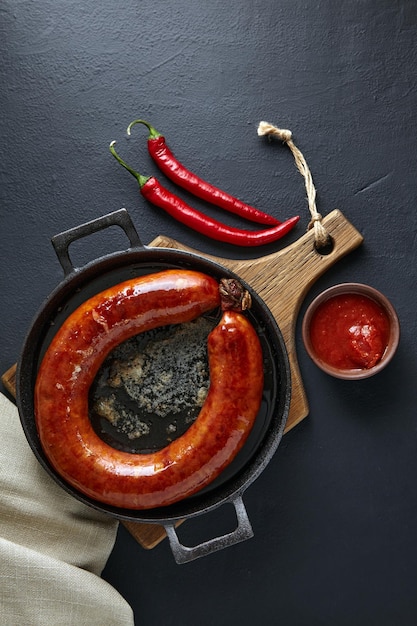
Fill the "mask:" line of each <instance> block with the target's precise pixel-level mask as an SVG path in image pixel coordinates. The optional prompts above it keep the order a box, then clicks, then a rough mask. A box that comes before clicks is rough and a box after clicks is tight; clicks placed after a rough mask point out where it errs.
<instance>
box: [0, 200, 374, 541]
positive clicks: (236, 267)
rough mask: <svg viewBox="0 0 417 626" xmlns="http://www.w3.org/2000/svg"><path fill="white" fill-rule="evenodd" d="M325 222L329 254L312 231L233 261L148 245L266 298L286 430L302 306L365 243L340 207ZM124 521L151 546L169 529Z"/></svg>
mask: <svg viewBox="0 0 417 626" xmlns="http://www.w3.org/2000/svg"><path fill="white" fill-rule="evenodd" d="M323 225H324V227H325V228H326V230H327V232H328V234H329V235H330V237H331V238H332V242H333V248H332V251H331V252H330V253H329V254H320V253H319V252H318V251H317V250H316V248H315V246H314V232H313V230H309V231H308V232H306V233H305V234H304V235H303V236H302V237H300V239H298V240H297V241H295V242H294V243H292V244H291V245H289V246H288V247H287V248H284V249H283V250H280V251H278V252H274V253H272V254H269V255H267V256H263V257H259V258H256V259H250V260H232V259H224V258H220V257H215V256H211V255H208V254H202V253H200V252H198V251H197V250H193V249H191V248H188V247H186V246H184V245H182V244H181V243H179V242H178V241H175V240H173V239H170V238H169V237H164V236H158V237H157V238H156V239H155V240H154V241H152V242H151V243H150V244H149V245H150V246H153V247H162V248H177V249H181V250H189V251H192V252H195V253H197V254H200V255H202V256H205V257H207V258H210V259H213V260H215V261H217V262H218V263H220V264H222V265H224V266H225V267H227V268H228V269H230V270H232V271H233V272H235V273H236V274H237V275H238V276H240V277H241V278H242V279H243V280H245V281H246V282H247V283H248V284H249V285H250V286H251V287H252V288H253V289H254V290H255V291H256V292H257V293H258V295H259V296H260V297H261V298H262V299H263V300H264V302H265V303H266V305H267V306H268V307H269V309H270V311H271V313H272V315H273V316H274V318H275V320H276V322H277V323H278V326H279V328H280V329H281V332H282V335H283V338H284V341H285V345H286V347H287V351H288V355H289V360H290V367H291V381H292V395H291V404H290V411H289V416H288V420H287V425H286V429H285V432H288V431H289V430H290V429H291V428H293V427H294V426H295V425H296V424H298V423H299V422H301V420H303V419H304V418H305V417H306V416H307V415H308V401H307V397H306V394H305V390H304V387H303V382H302V379H301V374H300V370H299V367H298V362H297V355H296V350H295V328H296V322H297V316H298V312H299V310H300V306H301V304H302V302H303V300H304V297H305V295H306V293H307V291H308V290H309V289H310V287H311V285H312V284H313V283H314V282H315V281H316V280H317V279H318V278H319V277H320V276H321V275H322V274H323V273H324V272H325V271H326V270H327V269H329V268H330V267H331V266H332V265H334V263H336V261H338V260H339V259H341V258H342V257H344V256H345V255H346V254H348V253H349V252H351V251H352V250H354V249H355V248H357V247H358V246H359V245H360V244H361V243H362V241H363V237H362V235H361V234H360V233H359V232H358V231H357V230H356V229H355V228H354V227H353V226H352V224H350V222H348V221H347V220H346V218H345V217H344V216H343V214H342V213H341V212H340V211H338V210H334V211H332V212H331V213H330V214H329V215H327V216H326V217H325V218H324V219H323ZM15 375H16V366H15V365H14V366H13V367H11V368H10V369H9V370H8V371H7V372H6V373H5V374H4V375H3V376H2V382H3V384H4V386H5V387H6V389H7V390H8V391H9V392H10V393H11V394H12V395H13V396H15V395H16V386H15ZM122 523H123V525H124V526H125V527H126V528H127V529H128V530H129V532H130V533H131V534H132V535H133V536H134V537H135V539H136V540H137V541H138V542H139V543H140V544H141V545H142V546H143V547H144V548H147V549H151V548H154V547H155V546H156V545H157V544H158V543H159V542H160V541H162V539H164V538H165V537H166V533H165V529H164V528H163V527H162V526H160V525H158V524H142V523H137V522H122Z"/></svg>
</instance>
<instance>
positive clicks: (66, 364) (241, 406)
mask: <svg viewBox="0 0 417 626" xmlns="http://www.w3.org/2000/svg"><path fill="white" fill-rule="evenodd" d="M174 272H176V271H174ZM166 274H167V272H163V273H161V274H160V275H153V276H159V277H161V276H162V275H165V276H164V278H163V279H162V278H154V277H152V279H151V277H149V276H147V277H145V278H144V279H143V280H142V281H140V279H139V281H140V282H141V284H140V286H138V284H137V282H138V281H136V284H135V287H134V288H130V287H129V288H128V290H129V295H126V296H124V295H120V293H119V292H120V289H119V288H118V289H117V291H118V294H119V295H118V296H116V295H115V294H114V292H113V290H112V289H111V290H108V291H107V292H104V294H99V296H96V297H95V298H92V299H91V300H90V301H89V302H87V303H86V304H85V305H82V306H81V307H80V309H81V311H80V309H77V311H75V312H74V313H73V314H72V315H71V316H70V317H69V318H68V319H67V320H66V322H65V323H64V324H63V326H62V327H61V329H60V331H59V332H58V334H57V336H56V337H55V339H54V340H53V342H52V344H51V346H50V348H49V349H48V350H47V352H46V355H45V357H44V360H43V362H42V365H41V368H40V371H39V375H38V379H37V383H36V393H35V407H36V420H37V426H38V430H39V434H40V438H41V441H42V444H43V447H44V450H45V453H46V455H47V457H48V459H49V460H50V462H51V464H52V465H53V466H54V467H55V468H56V470H57V471H58V472H59V473H60V474H61V476H63V477H64V478H65V479H66V480H67V481H68V482H69V483H70V484H71V485H73V486H75V487H76V488H77V489H78V490H80V491H81V492H83V493H84V494H86V495H87V496H89V497H91V498H93V499H95V500H98V501H100V502H104V503H107V504H111V505H114V506H118V507H122V508H131V509H147V508H153V507H157V506H165V505H168V504H171V503H173V502H176V501H178V500H180V499H182V498H185V497H187V496H189V495H191V494H193V493H195V492H196V491H198V490H199V489H201V488H202V487H204V486H205V485H207V484H209V483H210V482H211V481H212V480H214V478H215V477H216V476H218V474H219V473H220V472H221V471H222V469H223V468H224V467H225V466H226V465H228V463H230V461H231V459H232V458H234V456H235V455H236V454H237V452H238V451H239V450H240V448H241V447H242V445H243V444H244V442H245V440H246V438H247V436H248V434H249V432H250V429H251V427H252V425H253V422H254V420H255V418H256V415H257V413H258V410H259V406H260V402H261V396H262V389H263V365H262V349H261V346H260V342H259V339H258V336H257V334H256V332H255V330H254V328H253V326H252V325H251V324H250V322H249V321H248V320H247V319H246V318H245V317H244V316H243V315H242V314H241V313H237V312H234V311H226V312H224V313H223V316H222V319H221V321H220V323H219V324H218V326H216V328H215V329H214V330H213V331H212V332H211V333H210V335H209V338H208V353H209V365H210V388H209V392H208V395H207V398H206V401H205V403H204V405H203V407H202V409H201V411H200V414H199V416H198V418H197V420H196V421H195V422H194V424H192V426H191V427H190V428H189V429H188V430H187V431H186V433H185V434H184V435H182V436H181V437H179V438H178V439H177V440H175V441H173V442H172V443H171V444H170V445H168V446H166V447H165V448H163V449H162V450H159V451H157V452H155V453H152V454H129V453H126V452H121V451H119V450H116V449H114V448H112V447H111V446H109V445H107V444H106V443H104V442H103V441H102V440H101V439H100V438H99V437H98V436H97V435H96V433H95V432H94V430H93V429H92V426H91V423H90V421H89V418H88V390H89V387H90V385H91V383H92V381H93V379H94V376H95V374H96V372H97V371H98V369H99V367H100V365H101V363H102V361H103V359H104V358H105V356H106V355H107V354H108V352H109V351H110V349H111V348H112V347H114V345H116V344H117V343H119V342H120V341H122V340H124V339H126V338H127V336H131V335H132V334H136V333H138V332H141V331H143V330H146V329H148V328H150V327H155V326H157V325H162V324H166V323H172V321H173V318H175V319H176V320H177V321H185V320H186V319H190V314H189V313H188V306H191V305H187V306H186V305H185V304H184V302H186V301H189V300H190V299H192V296H195V294H194V291H195V290H196V291H197V292H198V294H199V299H200V302H199V306H200V308H201V309H203V310H204V307H206V308H207V309H210V308H213V306H216V304H218V302H219V300H218V284H217V283H216V281H214V280H213V279H210V278H209V277H207V276H205V275H201V274H199V275H197V277H195V276H194V275H195V274H196V273H195V272H186V271H184V270H183V271H180V272H179V273H178V272H176V273H174V274H171V276H170V279H171V280H173V281H174V283H175V281H178V280H179V277H180V278H181V280H182V281H183V284H182V288H181V290H178V289H176V288H171V290H169V289H168V290H167V288H166V286H165V288H164V289H162V288H161V285H160V281H161V280H167V278H166ZM193 281H194V282H193ZM155 282H156V284H157V285H159V288H157V289H155ZM189 282H193V287H190V286H189ZM212 282H213V283H214V284H215V286H216V291H215V293H214V291H213V288H212ZM150 283H152V284H153V287H152V288H150ZM196 283H197V285H198V286H197V287H196ZM119 287H120V286H119ZM187 287H188V288H187ZM141 290H142V291H141ZM139 292H140V294H139ZM172 292H174V293H172ZM133 294H135V295H133ZM155 294H157V296H155ZM166 294H168V295H166ZM138 295H140V296H141V297H138ZM164 298H165V300H166V302H165V305H164V302H161V299H162V300H164ZM125 299H126V300H127V302H125ZM130 300H134V301H136V305H133V304H132V302H131V301H130ZM140 302H141V304H139V303H140ZM180 302H182V304H180ZM194 304H195V303H194ZM135 306H136V307H139V308H140V309H141V313H140V315H139V316H138V315H136V318H135V320H136V321H135V322H132V321H131V320H132V318H134V317H135V316H134V314H133V311H134V310H135ZM158 307H159V308H158ZM184 307H185V308H186V309H187V314H185V313H184V311H183V309H184ZM191 308H192V310H193V315H194V317H195V314H196V311H195V306H193V307H191ZM157 310H158V313H156V311H157ZM161 310H164V311H165V312H164V313H162V311H161ZM201 312H202V311H201ZM201 312H200V313H197V315H199V314H201ZM179 318H181V320H179ZM93 322H94V323H93ZM122 326H123V327H124V326H126V327H127V328H129V330H128V331H126V332H124V331H123V330H121V328H119V327H122ZM114 328H116V329H118V330H116V331H113V329H114ZM109 334H110V335H112V338H111V340H109V339H108V335H109Z"/></svg>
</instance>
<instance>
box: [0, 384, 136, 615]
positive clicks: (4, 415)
mask: <svg viewBox="0 0 417 626" xmlns="http://www.w3.org/2000/svg"><path fill="white" fill-rule="evenodd" d="M116 532H117V521H115V520H113V519H112V518H110V517H109V516H107V515H104V514H101V513H98V512H97V511H94V510H93V509H91V508H90V507H87V506H86V505H84V504H82V503H80V502H78V501H77V500H75V498H73V497H72V496H70V495H69V494H67V493H66V492H65V491H64V490H63V489H61V487H59V486H58V485H57V484H56V483H55V482H54V481H53V480H52V478H50V476H49V475H48V474H47V473H46V472H45V470H44V469H43V468H42V467H41V465H40V464H39V463H38V461H37V460H36V458H35V456H34V455H33V453H32V451H31V450H30V448H29V445H28V443H27V441H26V438H25V435H24V433H23V430H22V427H21V424H20V420H19V417H18V414H17V409H16V407H15V405H14V404H12V403H11V402H10V401H9V400H8V399H7V398H6V397H5V396H4V395H3V394H1V393H0V624H4V625H5V626H14V625H16V626H17V625H19V626H21V625H22V624H24V625H25V626H32V625H33V626H43V625H45V626H46V625H48V626H49V625H53V626H59V625H61V624H62V625H65V626H72V625H73V624H74V625H75V624H76V625H77V626H84V625H85V626H90V625H91V626H97V625H98V624H99V625H100V626H124V625H129V626H132V625H133V623H134V620H133V615H132V610H131V608H130V606H129V605H128V604H127V602H126V601H125V600H124V599H123V598H122V597H121V595H120V594H119V593H118V592H117V591H116V590H115V589H114V588H113V587H112V586H111V585H109V584H108V583H107V582H106V581H104V580H103V579H102V578H100V574H101V572H102V571H103V568H104V566H105V564H106V561H107V559H108V557H109V555H110V552H111V550H112V548H113V545H114V541H115V538H116Z"/></svg>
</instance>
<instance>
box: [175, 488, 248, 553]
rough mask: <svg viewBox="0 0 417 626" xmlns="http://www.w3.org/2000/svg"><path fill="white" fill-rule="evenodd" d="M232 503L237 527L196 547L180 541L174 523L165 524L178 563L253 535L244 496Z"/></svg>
mask: <svg viewBox="0 0 417 626" xmlns="http://www.w3.org/2000/svg"><path fill="white" fill-rule="evenodd" d="M231 504H233V506H234V507H235V511H236V518H237V527H236V528H235V530H234V531H232V532H231V533H228V534H226V535H222V536H221V537H215V538H214V539H209V540H208V541H205V542H203V543H200V544H198V545H197V546H194V547H189V546H184V545H183V544H182V543H181V542H180V540H179V538H178V535H177V531H176V530H175V524H174V523H165V524H164V526H165V530H166V533H167V536H168V539H169V543H170V545H171V550H172V553H173V555H174V559H175V561H176V563H178V564H182V563H188V562H189V561H194V560H195V559H198V558H200V557H202V556H206V555H208V554H211V553H212V552H216V551H217V550H222V549H223V548H229V547H230V546H233V545H234V544H236V543H240V542H241V541H246V539H250V538H251V537H253V530H252V526H251V523H250V521H249V518H248V514H247V512H246V507H245V505H244V503H243V500H242V497H241V496H238V497H236V498H235V499H233V500H231Z"/></svg>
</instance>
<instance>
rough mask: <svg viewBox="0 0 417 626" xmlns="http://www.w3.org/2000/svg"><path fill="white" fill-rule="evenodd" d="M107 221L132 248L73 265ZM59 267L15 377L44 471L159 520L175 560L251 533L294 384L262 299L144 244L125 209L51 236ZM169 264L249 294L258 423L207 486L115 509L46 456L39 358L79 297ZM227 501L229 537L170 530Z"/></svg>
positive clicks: (202, 266)
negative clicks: (254, 505)
mask: <svg viewBox="0 0 417 626" xmlns="http://www.w3.org/2000/svg"><path fill="white" fill-rule="evenodd" d="M111 226H120V227H121V228H122V229H123V230H124V232H125V233H126V235H127V237H128V239H129V241H130V246H129V248H128V249H127V250H125V251H122V252H116V253H112V254H109V255H106V256H104V257H100V258H99V259H97V260H94V261H92V262H89V263H87V264H86V265H84V266H83V267H82V268H81V269H79V268H75V267H74V266H73V264H72V261H71V259H70V256H69V246H70V245H71V243H73V242H74V241H76V240H77V239H80V238H82V237H86V236H88V235H90V234H92V233H94V232H97V231H99V230H103V229H105V228H108V227H111ZM52 243H53V246H54V248H55V251H56V253H57V256H58V259H59V261H60V263H61V265H62V267H63V270H64V275H65V276H64V280H63V281H62V283H61V284H60V285H58V287H57V288H56V289H55V290H54V291H53V292H52V293H51V295H50V296H49V297H48V298H47V300H46V301H45V303H44V304H43V306H42V307H41V309H40V310H39V311H38V313H37V315H36V316H35V318H34V320H33V322H32V325H31V327H30V329H29V332H28V334H27V337H26V340H25V342H24V345H23V350H22V354H21V358H20V360H19V364H18V368H17V376H16V387H17V405H18V409H19V415H20V419H21V422H22V426H23V429H24V432H25V435H26V437H27V440H28V442H29V445H30V446H31V448H32V450H33V452H34V454H35V455H36V457H37V459H38V460H39V462H40V463H41V464H42V466H43V467H44V468H45V469H46V471H47V472H48V473H49V474H50V475H51V476H52V477H53V478H54V479H55V481H56V482H57V483H58V484H59V485H60V486H61V487H62V488H63V489H65V490H66V491H67V492H69V493H70V494H72V495H73V496H74V497H75V498H77V499H78V500H80V501H81V502H83V503H85V504H87V505H89V506H91V507H93V508H95V509H96V510H99V511H101V512H105V513H108V514H110V515H112V516H114V517H116V518H118V519H120V520H126V521H133V522H142V523H158V524H162V525H163V526H164V527H165V530H166V532H167V535H168V538H169V541H170V544H171V548H172V551H173V554H174V558H175V560H176V561H177V563H184V562H186V561H191V560H193V559H195V558H198V557H200V556H204V555H205V554H209V553H211V552H214V551H216V550H219V549H221V548H225V547H228V546H230V545H233V544H234V543H237V542H239V541H244V540H246V539H248V538H250V537H252V536H253V532H252V528H251V524H250V521H249V519H248V515H247V512H246V508H245V505H244V503H243V500H242V495H243V493H244V491H245V490H246V489H247V488H248V487H249V485H251V483H253V482H254V480H255V479H256V478H257V477H258V476H259V475H260V474H261V472H262V471H263V469H264V468H265V467H266V465H267V464H268V462H269V461H270V459H271V457H272V456H273V454H274V452H275V451H276V449H277V447H278V445H279V442H280V440H281V438H282V435H283V431H284V427H285V423H286V420H287V417H288V411H289V404H290V397H291V382H290V366H289V361H288V356H287V351H286V347H285V344H284V340H283V338H282V335H281V332H280V330H279V328H278V326H277V324H276V322H275V319H274V318H273V316H272V314H271V313H270V311H269V309H268V308H267V306H266V305H265V303H264V302H263V301H262V300H261V299H260V298H259V297H258V296H257V294H256V293H255V292H254V291H253V290H252V289H251V287H250V286H249V285H246V284H244V282H243V281H242V280H241V279H240V278H239V277H237V276H236V275H235V274H233V273H232V272H231V271H230V270H228V269H226V268H224V267H222V266H221V265H219V264H218V263H215V262H213V261H211V260H208V259H205V258H203V257H200V256H198V255H197V254H193V253H189V252H184V251H178V250H172V249H164V248H152V247H146V246H144V245H143V244H142V243H141V241H140V238H139V236H138V234H137V231H136V229H135V227H134V225H133V223H132V221H131V219H130V216H129V214H128V212H127V211H126V210H125V209H120V210H118V211H115V212H113V213H110V214H108V215H105V216H103V217H100V218H98V219H96V220H93V221H91V222H87V223H85V224H82V225H80V226H77V227H75V228H72V229H70V230H68V231H65V232H63V233H61V234H59V235H56V236H55V237H53V238H52ZM168 268H185V269H195V270H199V271H202V272H204V273H206V274H210V275H211V276H213V277H215V278H217V279H220V278H223V277H226V278H231V277H234V278H238V280H240V282H242V283H243V284H244V286H245V287H246V288H247V289H248V291H249V292H250V294H251V296H252V307H251V309H250V311H249V312H248V315H249V316H250V318H251V321H252V323H253V324H254V326H255V328H256V329H257V332H258V334H259V336H260V339H261V343H262V348H263V351H264V363H265V388H264V395H263V401H262V406H261V409H260V411H259V414H258V416H257V419H256V422H255V426H254V428H253V430H252V432H251V434H250V436H249V438H248V440H247V441H246V443H245V445H244V447H243V448H242V450H241V451H240V452H239V454H238V455H237V457H236V458H235V459H234V460H233V462H232V463H231V464H230V465H229V466H228V467H227V468H226V469H225V470H224V471H223V472H222V474H221V475H220V476H219V477H218V478H217V479H216V480H215V481H214V482H213V483H212V484H211V485H209V486H208V487H206V488H205V489H203V490H201V491H200V492H198V493H197V494H195V495H194V496H192V497H189V498H187V499H184V500H182V501H180V502H177V503H175V504H172V505H170V506H167V507H160V508H156V509H151V510H145V511H136V510H127V509H121V508H116V507H112V506H109V505H106V504H102V503H100V502H97V501H95V500H92V499H90V498H88V497H86V496H84V495H83V494H81V493H79V492H78V491H77V490H76V489H75V488H74V487H72V486H71V485H69V484H67V483H66V481H65V480H63V479H62V478H61V477H60V476H59V474H58V473H57V472H56V471H55V470H54V469H53V468H52V467H51V466H50V464H49V462H48V460H47V459H46V457H45V455H44V452H43V449H42V446H41V443H40V440H39V436H38V433H37V429H36V425H35V421H34V417H33V415H34V400H33V391H34V385H35V380H36V376H37V371H38V367H39V364H40V362H41V360H42V356H43V354H44V352H45V350H46V349H47V347H48V345H49V343H50V341H51V339H52V337H53V335H54V334H55V332H56V330H57V328H59V326H60V324H62V323H63V321H64V320H65V319H66V317H67V316H68V315H69V314H70V313H71V312H72V311H73V310H75V309H76V308H77V307H78V306H79V305H80V304H81V303H82V302H83V301H85V300H86V299H87V298H89V297H91V296H92V295H94V294H95V293H98V292H99V291H102V290H103V289H105V288H107V287H110V286H112V285H115V284H117V283H119V282H122V281H123V280H127V279H128V278H131V277H134V276H138V275H142V274H147V273H152V272H155V271H160V270H163V269H168ZM224 503H231V504H233V506H234V508H235V511H236V516H237V527H236V529H235V530H234V531H232V532H231V533H229V534H227V535H223V536H220V537H216V538H214V539H211V540H209V541H206V542H204V543H201V544H199V545H197V546H194V547H187V546H184V545H183V544H181V542H180V541H179V538H178V536H177V533H176V530H175V523H176V522H177V521H178V520H182V519H187V518H192V517H194V516H197V515H201V514H203V513H206V512H209V511H211V510H213V509H215V508H217V507H218V506H220V505H222V504H224Z"/></svg>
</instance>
